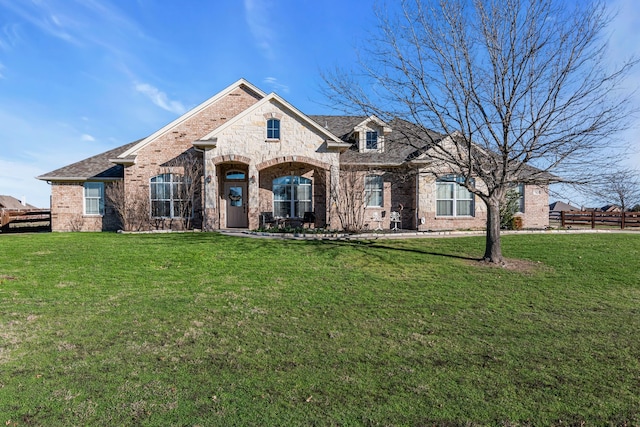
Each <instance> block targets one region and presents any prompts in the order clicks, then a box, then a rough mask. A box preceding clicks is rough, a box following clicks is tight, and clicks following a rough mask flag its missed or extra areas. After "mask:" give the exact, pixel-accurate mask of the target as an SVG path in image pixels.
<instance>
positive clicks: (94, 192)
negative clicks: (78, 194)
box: [84, 182, 104, 215]
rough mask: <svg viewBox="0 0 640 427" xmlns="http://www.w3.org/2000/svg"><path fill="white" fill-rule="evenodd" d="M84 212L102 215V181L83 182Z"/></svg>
mask: <svg viewBox="0 0 640 427" xmlns="http://www.w3.org/2000/svg"><path fill="white" fill-rule="evenodd" d="M84 214H85V215H104V183H103V182H85V183H84Z"/></svg>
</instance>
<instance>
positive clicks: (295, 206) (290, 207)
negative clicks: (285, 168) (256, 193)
mask: <svg viewBox="0 0 640 427" xmlns="http://www.w3.org/2000/svg"><path fill="white" fill-rule="evenodd" d="M272 189H273V215H274V216H276V217H285V218H287V217H288V218H302V217H303V216H304V213H305V212H311V211H312V205H311V194H312V193H311V180H310V179H309V178H304V177H302V176H295V175H288V176H281V177H280V178H276V179H274V180H273V186H272Z"/></svg>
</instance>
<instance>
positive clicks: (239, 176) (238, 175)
mask: <svg viewBox="0 0 640 427" xmlns="http://www.w3.org/2000/svg"><path fill="white" fill-rule="evenodd" d="M225 177H226V178H227V181H242V180H244V179H245V177H246V175H245V173H244V172H242V171H236V170H233V171H229V172H227V173H226V175H225Z"/></svg>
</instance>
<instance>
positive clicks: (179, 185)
mask: <svg viewBox="0 0 640 427" xmlns="http://www.w3.org/2000/svg"><path fill="white" fill-rule="evenodd" d="M150 191H151V216H152V217H155V218H187V217H189V218H190V217H191V216H192V212H191V211H192V208H193V204H192V203H191V200H187V198H188V195H187V194H185V193H186V191H185V185H184V181H183V179H182V177H181V176H180V175H176V174H172V173H165V174H162V175H158V176H155V177H153V178H151V184H150Z"/></svg>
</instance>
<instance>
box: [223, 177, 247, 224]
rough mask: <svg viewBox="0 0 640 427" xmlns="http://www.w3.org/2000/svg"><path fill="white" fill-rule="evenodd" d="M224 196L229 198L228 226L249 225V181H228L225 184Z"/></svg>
mask: <svg viewBox="0 0 640 427" xmlns="http://www.w3.org/2000/svg"><path fill="white" fill-rule="evenodd" d="M224 196H225V198H226V200H227V227H229V228H246V227H248V225H249V218H248V216H247V200H246V199H247V183H246V182H227V183H225V185H224Z"/></svg>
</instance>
